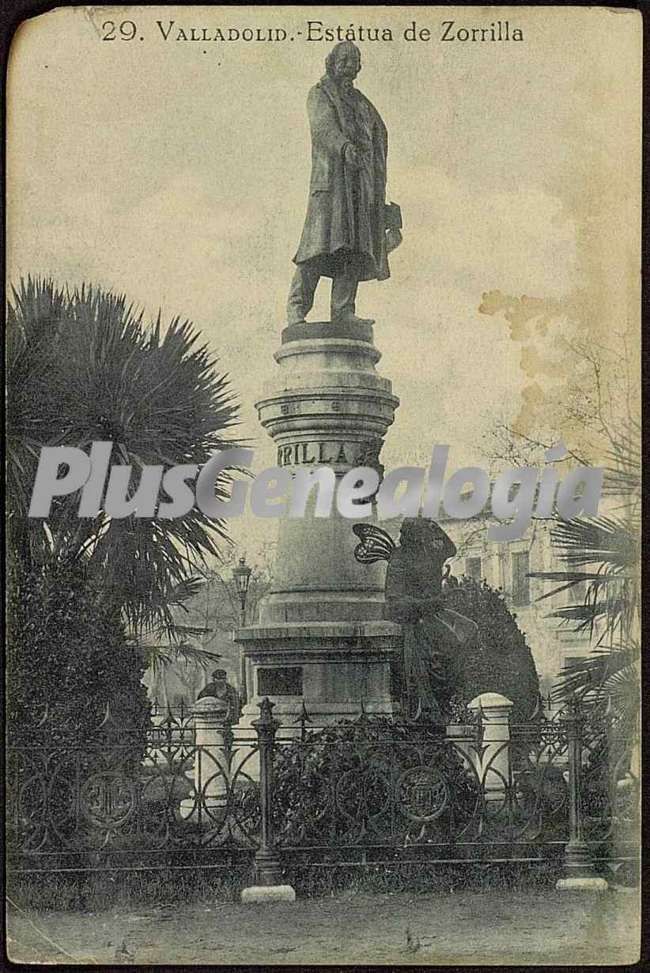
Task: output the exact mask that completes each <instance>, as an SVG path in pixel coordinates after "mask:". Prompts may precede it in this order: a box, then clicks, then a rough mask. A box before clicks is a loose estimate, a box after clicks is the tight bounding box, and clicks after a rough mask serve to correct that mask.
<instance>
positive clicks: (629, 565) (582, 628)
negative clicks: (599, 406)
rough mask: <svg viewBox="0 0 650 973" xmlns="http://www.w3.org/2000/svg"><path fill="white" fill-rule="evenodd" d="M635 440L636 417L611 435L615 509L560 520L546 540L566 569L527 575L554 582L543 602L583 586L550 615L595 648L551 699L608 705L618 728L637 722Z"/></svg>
mask: <svg viewBox="0 0 650 973" xmlns="http://www.w3.org/2000/svg"><path fill="white" fill-rule="evenodd" d="M639 442H640V430H639V426H638V424H637V423H636V422H635V421H630V422H629V423H628V425H627V426H626V427H625V428H624V429H623V430H622V431H621V432H619V433H618V434H614V435H612V436H611V448H610V450H609V451H608V465H607V466H606V468H605V479H604V491H603V492H604V494H605V496H609V497H610V498H612V499H616V501H617V504H616V506H615V507H614V509H613V510H612V511H611V513H610V514H609V515H608V516H599V517H589V518H584V519H576V520H570V521H558V522H557V524H556V525H555V527H554V528H553V530H552V531H551V541H552V544H553V546H554V548H555V551H556V554H557V556H558V559H559V560H560V561H561V562H563V563H564V564H565V568H564V569H563V570H561V571H551V572H549V571H541V572H531V574H530V576H531V577H536V578H540V579H541V580H543V581H549V582H553V583H554V584H555V587H554V588H553V589H552V590H550V591H548V592H547V593H546V594H544V595H542V596H541V598H540V599H539V600H540V601H541V600H543V599H546V598H550V597H555V596H557V595H558V594H561V593H563V592H566V591H568V590H570V589H573V588H576V586H578V585H581V586H584V589H585V594H584V597H583V599H582V600H581V601H580V602H578V603H577V604H576V603H574V604H567V605H563V606H561V607H560V608H557V609H556V610H555V611H553V612H551V613H550V615H551V617H554V618H559V619H561V620H562V621H563V622H564V623H566V624H568V625H571V626H572V627H573V630H574V631H578V632H588V634H589V637H590V639H591V643H592V646H593V649H592V652H591V654H590V655H589V656H587V657H585V658H584V659H579V660H574V661H572V662H571V663H570V664H568V665H567V666H565V667H564V669H563V670H562V673H561V678H560V680H559V682H558V684H557V686H556V688H555V696H556V698H558V699H560V700H566V699H567V698H568V697H569V696H572V695H574V694H576V695H578V696H579V697H581V698H582V700H583V703H584V705H585V707H586V708H587V709H588V710H591V711H592V712H593V713H594V715H595V713H596V712H602V709H603V707H608V708H609V709H610V712H612V713H613V716H614V719H615V720H616V722H618V723H619V724H620V725H621V727H630V726H631V725H633V724H634V722H635V721H636V718H637V714H638V706H639V658H640V646H639V627H640V618H639V616H640V601H639V597H640V595H639V588H640V558H639V554H640V552H639V538H640V485H641V483H640V469H641V463H640V446H639Z"/></svg>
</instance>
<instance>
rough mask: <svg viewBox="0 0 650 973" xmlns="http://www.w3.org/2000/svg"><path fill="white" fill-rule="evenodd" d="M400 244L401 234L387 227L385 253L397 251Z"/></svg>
mask: <svg viewBox="0 0 650 973" xmlns="http://www.w3.org/2000/svg"><path fill="white" fill-rule="evenodd" d="M401 242H402V234H401V232H400V231H399V230H394V229H393V228H392V227H389V228H388V229H387V230H386V251H387V253H392V252H393V250H397V248H398V247H399V245H400V243H401Z"/></svg>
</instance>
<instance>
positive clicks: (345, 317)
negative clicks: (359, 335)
mask: <svg viewBox="0 0 650 973" xmlns="http://www.w3.org/2000/svg"><path fill="white" fill-rule="evenodd" d="M374 323H375V322H374V319H373V318H358V317H357V316H356V314H338V315H337V316H336V317H332V324H358V325H361V326H362V327H368V328H369V327H372V325H373V324H374Z"/></svg>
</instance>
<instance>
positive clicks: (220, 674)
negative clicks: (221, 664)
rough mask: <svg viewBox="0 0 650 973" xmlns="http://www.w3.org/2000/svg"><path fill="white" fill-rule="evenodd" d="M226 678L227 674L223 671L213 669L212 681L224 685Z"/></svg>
mask: <svg viewBox="0 0 650 973" xmlns="http://www.w3.org/2000/svg"><path fill="white" fill-rule="evenodd" d="M227 678H228V673H227V672H226V670H225V669H214V670H213V672H212V681H213V682H217V683H223V684H224V685H225V683H226V680H227Z"/></svg>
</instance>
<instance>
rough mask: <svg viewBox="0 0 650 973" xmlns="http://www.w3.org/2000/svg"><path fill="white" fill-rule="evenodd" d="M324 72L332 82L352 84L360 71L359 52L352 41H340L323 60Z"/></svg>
mask: <svg viewBox="0 0 650 973" xmlns="http://www.w3.org/2000/svg"><path fill="white" fill-rule="evenodd" d="M325 70H326V71H327V74H328V76H329V77H330V78H333V80H334V81H337V82H339V83H347V84H352V82H353V81H354V79H355V78H356V76H357V75H358V73H359V71H360V70H361V51H360V50H359V48H358V47H357V46H356V44H353V43H352V41H341V43H340V44H337V45H336V46H335V47H333V48H332V50H331V51H330V52H329V54H328V55H327V57H326V58H325Z"/></svg>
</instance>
